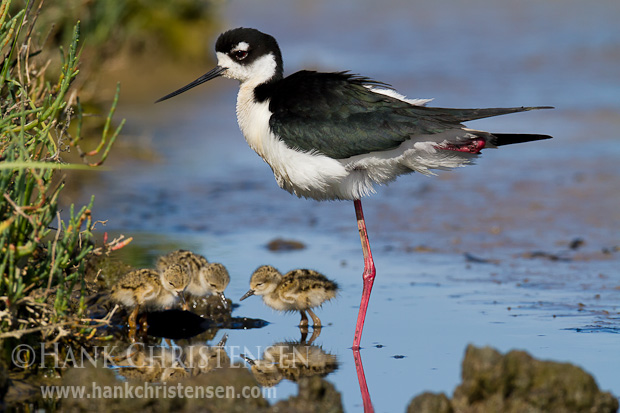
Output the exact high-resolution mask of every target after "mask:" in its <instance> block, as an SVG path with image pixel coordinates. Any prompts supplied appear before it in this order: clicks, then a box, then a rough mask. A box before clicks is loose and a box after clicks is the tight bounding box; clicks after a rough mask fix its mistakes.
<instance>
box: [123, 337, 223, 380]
mask: <svg viewBox="0 0 620 413" xmlns="http://www.w3.org/2000/svg"><path fill="white" fill-rule="evenodd" d="M227 339H228V336H227V335H224V337H223V338H222V340H221V341H220V342H219V343H218V344H217V345H215V346H208V345H205V344H192V345H188V346H177V345H175V346H173V347H169V346H162V345H145V344H143V343H138V344H132V345H131V346H129V347H127V348H126V349H125V350H124V353H125V354H124V355H121V356H117V357H112V359H115V360H116V363H115V367H116V369H117V371H118V373H119V374H120V375H121V376H123V377H125V378H127V379H138V380H142V381H147V382H167V381H177V380H182V379H185V378H188V377H193V376H197V375H200V374H206V373H209V372H210V371H213V370H215V369H218V368H225V367H229V366H230V364H231V363H230V357H229V356H228V354H227V353H226V348H225V347H224V345H225V344H226V340H227Z"/></svg>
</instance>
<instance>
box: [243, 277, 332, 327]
mask: <svg viewBox="0 0 620 413" xmlns="http://www.w3.org/2000/svg"><path fill="white" fill-rule="evenodd" d="M337 292H338V284H336V283H335V282H333V281H331V280H329V279H327V277H325V276H324V275H323V274H320V273H318V272H316V271H312V270H302V269H300V270H293V271H290V272H288V273H286V274H285V275H282V274H281V273H280V272H279V271H278V270H276V269H275V268H274V267H272V266H270V265H263V266H261V267H258V269H257V270H256V271H254V274H252V278H251V279H250V290H249V291H248V292H247V293H245V295H244V296H243V297H241V300H240V301H243V300H245V299H246V298H248V297H249V296H251V295H261V296H262V297H263V301H264V302H265V304H267V305H268V306H269V307H271V308H273V309H275V310H278V311H299V312H300V313H301V322H300V323H299V326H300V327H307V326H308V317H307V316H306V311H307V312H308V314H310V317H312V322H313V323H314V325H313V326H314V328H315V329H317V328H321V319H320V318H319V317H317V316H316V314H314V312H313V311H312V309H313V308H315V307H319V306H320V305H322V304H323V303H324V302H325V301H329V300H331V299H333V298H334V297H336V293H337Z"/></svg>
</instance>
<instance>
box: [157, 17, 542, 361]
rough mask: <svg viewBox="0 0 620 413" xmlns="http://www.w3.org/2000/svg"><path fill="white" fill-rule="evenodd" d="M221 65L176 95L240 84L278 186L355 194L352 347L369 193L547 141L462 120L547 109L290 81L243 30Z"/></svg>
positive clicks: (300, 78) (299, 77) (224, 47)
mask: <svg viewBox="0 0 620 413" xmlns="http://www.w3.org/2000/svg"><path fill="white" fill-rule="evenodd" d="M215 50H216V53H217V60H218V64H217V66H216V67H215V68H214V69H213V70H211V71H210V72H208V73H206V74H205V75H203V76H201V77H199V78H198V79H196V80H195V81H193V82H191V83H190V84H188V85H187V86H184V87H182V88H181V89H179V90H177V91H175V92H173V93H170V94H169V95H166V96H164V97H163V98H161V99H159V100H158V102H159V101H162V100H165V99H169V98H171V97H173V96H176V95H178V94H180V93H183V92H185V91H187V90H189V89H191V88H193V87H194V86H197V85H200V84H202V83H204V82H207V81H208V80H211V79H214V78H216V77H218V76H224V77H227V78H231V79H236V80H238V81H239V82H240V83H241V85H240V89H239V94H238V96H237V120H238V122H239V127H240V128H241V131H242V132H243V135H244V136H245V139H246V141H247V142H248V144H249V145H250V146H251V147H252V149H254V150H255V151H256V153H258V154H259V155H260V157H261V158H263V160H265V162H267V163H268V164H269V166H271V169H272V170H273V173H274V175H275V178H276V181H277V182H278V185H279V186H280V187H281V188H283V189H286V190H287V191H289V192H290V193H292V194H295V195H297V196H298V197H305V198H313V199H317V200H332V199H341V200H353V201H354V204H355V212H356V215H357V222H358V227H359V231H360V237H361V241H362V247H363V252H364V273H363V280H364V285H363V292H362V301H361V305H360V309H359V314H358V319H357V325H356V328H355V337H354V340H353V348H354V349H359V345H360V340H361V336H362V329H363V327H364V319H365V317H366V309H367V307H368V300H369V298H370V292H371V290H372V285H373V282H374V279H375V266H374V262H373V259H372V255H371V252H370V245H369V242H368V236H367V233H366V225H365V221H364V215H363V212H362V203H361V198H362V197H364V196H367V195H370V194H372V193H374V185H376V184H385V183H388V182H390V181H393V180H394V179H396V177H397V176H399V175H403V174H409V173H411V172H421V173H423V174H432V170H433V169H452V168H455V167H459V166H464V165H466V164H468V163H471V162H472V160H473V159H474V158H476V157H477V156H478V154H479V153H480V151H481V150H482V149H485V148H495V147H497V146H502V145H508V144H512V143H520V142H528V141H536V140H541V139H548V138H550V136H547V135H531V134H506V133H489V132H484V131H479V130H475V129H469V128H466V127H465V126H463V125H462V123H463V122H466V121H470V120H474V119H481V118H486V117H491V116H497V115H504V114H508V113H515V112H523V111H528V110H533V109H543V108H548V107H517V108H488V109H446V108H436V107H426V106H424V105H425V104H426V103H427V102H428V101H429V100H428V99H417V100H411V99H406V98H405V97H404V96H402V95H400V94H399V93H397V92H395V91H394V90H393V89H391V88H389V87H388V85H386V84H384V83H381V82H377V81H374V80H371V79H369V78H366V77H362V76H357V75H353V74H350V73H347V72H336V73H320V72H314V71H307V70H302V71H300V72H297V73H294V74H292V75H290V76H287V77H284V75H283V64H282V54H281V52H280V48H279V47H278V43H277V42H276V40H275V39H274V38H273V37H272V36H270V35H268V34H265V33H262V32H260V31H258V30H255V29H248V28H238V29H233V30H230V31H227V32H225V33H223V34H221V35H220V37H219V38H218V39H217V42H216V45H215Z"/></svg>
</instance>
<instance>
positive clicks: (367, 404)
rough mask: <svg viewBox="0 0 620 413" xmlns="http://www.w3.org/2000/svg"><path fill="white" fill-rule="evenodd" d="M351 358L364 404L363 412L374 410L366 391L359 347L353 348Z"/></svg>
mask: <svg viewBox="0 0 620 413" xmlns="http://www.w3.org/2000/svg"><path fill="white" fill-rule="evenodd" d="M353 359H354V360H355V370H356V372H357V381H358V382H359V385H360V391H361V393H362V403H363V404H364V413H371V412H374V411H375V409H374V407H373V406H372V401H371V400H370V393H369V392H368V384H367V383H366V375H365V374H364V365H363V364H362V355H361V354H360V351H359V349H353Z"/></svg>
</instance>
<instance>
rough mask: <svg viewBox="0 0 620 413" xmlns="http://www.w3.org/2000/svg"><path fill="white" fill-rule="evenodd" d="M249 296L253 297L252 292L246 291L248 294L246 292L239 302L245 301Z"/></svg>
mask: <svg viewBox="0 0 620 413" xmlns="http://www.w3.org/2000/svg"><path fill="white" fill-rule="evenodd" d="M251 295H254V290H248V292H247V293H245V294H243V297H241V298H240V299H239V301H243V300H245V299H246V298H248V297H249V296H251Z"/></svg>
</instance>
